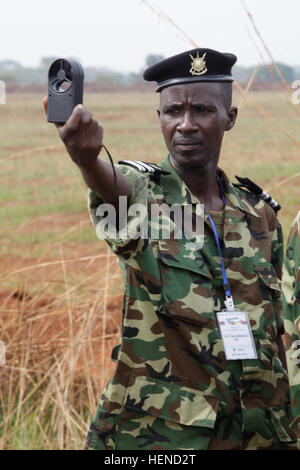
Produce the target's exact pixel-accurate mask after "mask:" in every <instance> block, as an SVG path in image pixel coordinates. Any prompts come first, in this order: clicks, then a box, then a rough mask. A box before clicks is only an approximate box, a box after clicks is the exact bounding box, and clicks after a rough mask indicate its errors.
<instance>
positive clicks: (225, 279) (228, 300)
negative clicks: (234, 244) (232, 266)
mask: <svg viewBox="0 0 300 470" xmlns="http://www.w3.org/2000/svg"><path fill="white" fill-rule="evenodd" d="M217 182H218V185H219V187H220V191H221V195H222V199H223V203H224V205H225V204H226V198H225V195H224V192H223V188H222V185H221V182H220V180H219V178H217ZM205 212H206V215H207V217H208V219H209V221H210V223H211V226H212V229H213V233H214V237H215V240H216V243H217V247H218V251H219V256H220V260H221V267H222V277H223V287H224V292H225V296H226V300H225V302H224V303H225V306H226V308H227V310H229V311H233V310H234V304H233V299H232V295H231V290H230V285H229V281H228V277H227V274H226V270H225V266H224V261H223V257H222V253H221V246H220V240H219V235H218V232H217V229H216V225H215V223H214V221H213V219H212V218H211V216H210V214H209V213H208V211H207V210H206V209H205Z"/></svg>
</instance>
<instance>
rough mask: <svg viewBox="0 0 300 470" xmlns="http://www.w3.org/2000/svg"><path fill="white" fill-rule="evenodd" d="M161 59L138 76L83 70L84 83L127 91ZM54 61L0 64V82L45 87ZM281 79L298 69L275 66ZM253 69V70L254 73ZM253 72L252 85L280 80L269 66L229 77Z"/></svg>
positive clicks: (152, 57)
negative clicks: (35, 65) (27, 65)
mask: <svg viewBox="0 0 300 470" xmlns="http://www.w3.org/2000/svg"><path fill="white" fill-rule="evenodd" d="M163 58H164V57H163V56H161V55H158V54H149V55H147V57H146V58H145V66H144V67H143V69H142V70H141V71H140V72H128V73H120V72H116V71H114V70H111V69H110V68H108V67H103V66H99V67H95V66H94V67H85V68H84V73H85V83H87V84H97V85H104V86H106V85H108V86H111V85H117V86H120V87H130V86H134V85H140V84H142V83H144V80H143V70H144V69H145V67H149V66H151V65H152V64H154V63H156V62H158V61H159V60H162V59H163ZM55 59H56V57H43V58H42V59H41V61H40V64H39V65H38V66H37V67H26V66H23V65H22V64H21V63H19V62H16V61H14V60H2V61H0V80H2V81H4V82H5V83H6V84H7V85H8V86H9V85H20V86H30V85H45V83H47V74H48V69H49V67H50V65H51V64H52V62H54V60H55ZM276 65H277V67H278V69H279V70H280V73H281V74H282V76H283V77H284V79H285V80H286V81H287V82H289V83H291V82H293V81H294V80H296V79H297V78H300V66H298V67H291V66H289V65H287V64H284V63H277V64H276ZM256 69H257V70H256ZM254 70H256V75H255V82H256V83H272V82H273V83H274V82H277V81H280V80H281V78H280V76H279V74H278V72H277V71H276V67H274V65H273V64H263V65H257V66H252V67H242V66H234V67H233V76H234V79H235V80H236V81H237V82H238V83H241V84H242V83H246V82H247V81H248V80H249V79H250V77H251V76H252V74H253V72H254Z"/></svg>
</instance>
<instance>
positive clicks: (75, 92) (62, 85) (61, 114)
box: [47, 59, 84, 124]
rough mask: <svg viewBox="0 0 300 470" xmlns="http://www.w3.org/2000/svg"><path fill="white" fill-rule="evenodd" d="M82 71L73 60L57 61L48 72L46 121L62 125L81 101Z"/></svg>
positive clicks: (78, 64)
mask: <svg viewBox="0 0 300 470" xmlns="http://www.w3.org/2000/svg"><path fill="white" fill-rule="evenodd" d="M83 81H84V71H83V68H82V66H81V65H80V63H79V62H77V61H76V60H73V59H68V60H66V59H57V60H55V61H54V62H53V64H52V65H51V66H50V68H49V72H48V109H47V120H48V122H54V123H59V124H64V123H65V122H67V120H68V119H69V117H70V116H71V114H72V111H73V109H74V108H75V106H77V105H78V104H82V101H83Z"/></svg>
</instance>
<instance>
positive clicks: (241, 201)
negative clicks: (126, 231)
mask: <svg viewBox="0 0 300 470" xmlns="http://www.w3.org/2000/svg"><path fill="white" fill-rule="evenodd" d="M159 166H160V167H161V168H163V169H164V170H166V171H168V172H169V174H168V175H162V176H161V183H162V186H163V190H164V195H165V201H166V202H167V204H169V205H172V204H180V205H187V204H199V202H200V203H201V201H199V199H198V198H196V197H195V196H194V195H193V194H192V193H191V191H190V189H189V188H188V186H187V185H186V184H185V182H184V181H183V179H182V178H181V177H180V176H179V174H178V173H177V172H176V170H175V169H174V168H173V167H172V166H171V164H170V157H169V155H168V156H167V157H166V158H165V159H164V160H163V161H162V162H161V163H160V164H159ZM217 176H218V177H219V179H220V181H221V184H222V187H223V190H224V193H225V196H226V206H225V209H226V211H227V209H229V210H230V212H231V214H232V216H236V218H242V217H243V216H244V214H245V213H248V214H250V215H253V216H255V217H260V215H259V214H258V212H256V211H255V209H254V208H253V206H252V205H251V204H250V203H249V202H248V201H247V199H246V197H243V195H242V193H241V191H239V190H238V189H237V188H235V187H234V186H233V184H232V183H231V182H230V180H229V178H228V176H227V175H226V173H225V172H224V171H223V170H222V169H221V168H217ZM234 211H236V213H235V214H234ZM238 212H240V216H239V213H238Z"/></svg>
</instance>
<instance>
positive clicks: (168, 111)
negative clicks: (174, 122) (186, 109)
mask: <svg viewBox="0 0 300 470" xmlns="http://www.w3.org/2000/svg"><path fill="white" fill-rule="evenodd" d="M179 112H180V109H179V108H170V109H167V114H171V115H176V114H179Z"/></svg>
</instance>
